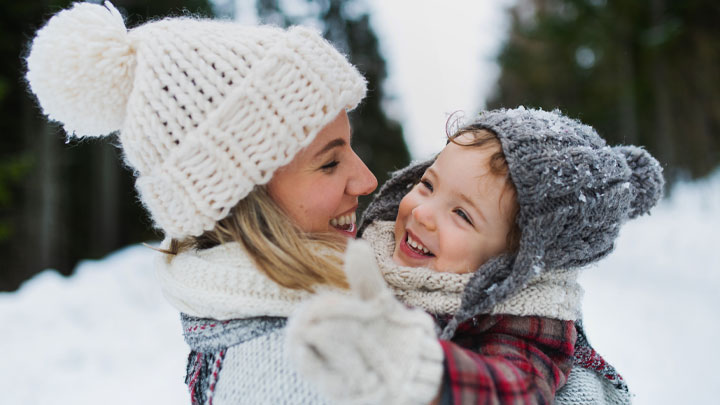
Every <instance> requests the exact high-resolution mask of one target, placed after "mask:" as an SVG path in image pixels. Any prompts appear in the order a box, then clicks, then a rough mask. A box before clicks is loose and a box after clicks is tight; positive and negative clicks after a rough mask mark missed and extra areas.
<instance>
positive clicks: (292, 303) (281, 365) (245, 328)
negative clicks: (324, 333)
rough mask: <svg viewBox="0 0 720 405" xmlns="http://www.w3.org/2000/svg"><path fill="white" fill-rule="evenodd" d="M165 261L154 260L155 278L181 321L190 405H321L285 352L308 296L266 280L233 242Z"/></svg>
mask: <svg viewBox="0 0 720 405" xmlns="http://www.w3.org/2000/svg"><path fill="white" fill-rule="evenodd" d="M167 259H168V257H167V256H160V257H158V259H157V263H156V264H157V266H156V271H157V276H158V279H159V281H160V287H161V288H162V291H163V293H164V295H165V297H166V298H167V299H168V301H169V302H170V303H171V304H172V305H173V306H174V307H175V308H176V309H178V310H179V311H180V312H181V313H182V314H183V315H182V323H183V335H184V337H185V341H186V342H187V344H188V345H189V346H190V349H191V353H190V355H189V356H188V364H187V375H186V384H187V385H188V390H189V392H190V397H191V400H192V401H193V403H194V404H203V405H204V404H216V405H219V404H238V403H252V404H261V403H272V404H275V403H307V404H324V403H326V401H325V400H324V399H323V398H322V397H321V395H320V394H319V393H318V392H317V391H316V390H315V389H314V388H313V387H312V386H311V384H310V383H308V382H307V381H306V380H304V379H303V378H301V376H300V375H299V374H298V373H297V372H296V371H295V369H294V368H293V367H291V366H290V364H289V363H288V360H287V357H288V356H287V353H286V351H285V336H286V334H285V326H286V318H287V316H289V315H290V314H291V313H292V312H293V311H294V310H295V309H296V308H297V306H298V305H300V304H301V303H303V302H305V301H307V300H308V299H309V298H310V297H311V294H310V293H308V292H306V291H299V290H292V289H288V288H284V287H281V286H279V285H278V284H276V283H275V282H273V281H272V280H270V279H269V278H267V277H266V276H265V275H264V274H262V273H261V272H260V271H259V270H258V269H257V267H256V266H255V265H254V263H253V262H252V260H251V259H250V257H249V256H248V254H247V253H246V252H245V251H244V250H243V248H242V247H241V245H240V244H237V243H225V244H222V245H218V246H215V247H213V248H210V249H205V250H198V251H195V250H190V251H186V252H182V253H180V254H178V255H176V256H174V257H172V259H171V260H169V261H168V260H167ZM316 290H317V291H318V292H320V291H325V292H327V291H335V292H337V293H341V294H345V293H346V292H345V291H344V290H336V289H332V288H331V287H327V286H317V287H316ZM270 376H271V377H270Z"/></svg>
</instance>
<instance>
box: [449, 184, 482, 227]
mask: <svg viewBox="0 0 720 405" xmlns="http://www.w3.org/2000/svg"><path fill="white" fill-rule="evenodd" d="M456 194H457V195H458V196H459V197H460V199H461V200H462V201H463V202H464V203H466V204H468V205H469V206H470V207H472V209H473V210H475V212H477V213H478V215H480V219H482V221H483V222H485V223H487V218H485V214H483V212H482V210H481V209H480V208H479V207H478V206H477V205H475V202H474V201H473V200H472V199H471V198H470V197H468V196H467V195H466V194H465V193H463V192H462V191H458V192H457V193H456Z"/></svg>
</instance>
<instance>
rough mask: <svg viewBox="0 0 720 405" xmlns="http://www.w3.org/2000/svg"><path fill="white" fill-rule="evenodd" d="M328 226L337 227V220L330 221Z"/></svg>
mask: <svg viewBox="0 0 720 405" xmlns="http://www.w3.org/2000/svg"><path fill="white" fill-rule="evenodd" d="M330 225H332V226H337V225H338V220H337V218H333V219H331V220H330Z"/></svg>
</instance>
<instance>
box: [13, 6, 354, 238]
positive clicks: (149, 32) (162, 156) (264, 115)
mask: <svg viewBox="0 0 720 405" xmlns="http://www.w3.org/2000/svg"><path fill="white" fill-rule="evenodd" d="M27 66H28V71H27V74H26V79H27V81H28V83H29V86H30V88H31V90H32V91H33V93H35V95H36V96H37V99H38V102H39V104H40V106H41V108H42V110H43V112H44V113H45V114H46V115H47V116H48V117H49V118H50V119H52V120H55V121H59V122H61V123H62V124H63V126H64V128H65V130H66V131H67V132H68V134H70V135H74V136H100V135H105V134H109V133H111V132H114V131H118V130H119V131H120V143H121V145H122V149H123V152H124V158H125V161H126V163H127V164H128V165H129V166H130V167H131V168H132V169H133V170H134V171H135V175H136V176H137V182H136V187H137V189H138V191H139V193H140V198H141V200H142V202H143V204H144V205H145V207H146V208H147V210H148V211H149V212H150V214H151V217H152V219H153V221H154V223H155V225H156V227H158V228H161V229H162V230H163V231H164V232H165V233H166V235H167V236H170V237H174V238H182V237H186V236H197V235H200V234H202V233H203V232H204V231H206V230H210V229H212V228H213V226H214V224H215V222H216V221H218V220H220V219H222V218H224V217H225V216H227V214H228V213H229V211H230V209H231V208H232V207H233V206H235V205H236V204H237V202H238V201H240V200H241V199H242V198H243V197H245V196H246V195H247V194H248V193H249V192H250V191H251V190H252V189H253V187H254V186H256V185H262V184H265V183H267V182H268V181H269V180H270V178H271V177H272V175H273V173H274V172H275V170H276V169H277V168H279V167H281V166H283V165H285V164H287V163H289V162H290V161H291V160H292V158H293V157H294V156H295V154H296V153H297V152H298V151H300V150H301V149H302V148H303V147H305V146H307V145H308V144H310V142H312V140H313V139H314V137H315V136H316V134H317V133H318V132H319V131H320V130H321V129H322V128H323V127H324V126H326V125H327V124H328V123H330V122H331V121H332V120H333V119H334V118H335V117H336V116H337V115H338V114H339V113H340V112H341V111H343V110H344V109H353V108H354V107H355V106H356V105H357V104H358V103H359V102H360V101H361V100H362V98H363V97H364V96H365V92H366V82H365V79H364V78H363V77H362V76H361V75H360V74H359V73H358V71H357V70H356V69H355V68H354V67H353V66H352V65H350V64H349V63H348V61H347V60H346V59H345V57H344V56H343V55H341V54H340V53H338V52H337V51H336V50H335V49H334V48H333V47H332V46H331V45H330V44H329V43H328V42H327V41H325V40H324V39H323V38H322V37H321V36H320V35H319V34H318V33H317V32H315V31H313V30H310V29H308V28H303V27H293V28H290V29H288V30H282V29H280V28H276V27H270V26H243V25H239V24H237V23H233V22H227V21H210V20H200V19H191V18H166V19H163V20H159V21H154V22H150V23H147V24H144V25H141V26H139V27H137V28H134V29H132V30H130V31H128V30H127V29H126V28H125V25H124V22H123V18H122V16H121V15H120V13H119V12H118V11H117V10H116V9H115V8H114V7H113V6H112V4H110V3H109V2H108V3H105V6H104V7H103V6H101V5H97V4H90V3H76V4H75V5H74V6H73V7H72V8H70V9H68V10H64V11H61V12H59V13H58V14H56V15H55V16H53V17H52V18H51V19H50V20H49V21H48V23H47V24H46V25H45V26H44V27H43V28H42V29H41V30H39V31H38V32H37V35H36V36H35V38H34V40H33V42H32V46H31V49H30V53H29V55H28V57H27Z"/></svg>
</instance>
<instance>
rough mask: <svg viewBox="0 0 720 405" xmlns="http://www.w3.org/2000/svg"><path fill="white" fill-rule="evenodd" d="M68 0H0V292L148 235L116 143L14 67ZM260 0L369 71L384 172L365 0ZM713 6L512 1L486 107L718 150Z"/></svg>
mask: <svg viewBox="0 0 720 405" xmlns="http://www.w3.org/2000/svg"><path fill="white" fill-rule="evenodd" d="M70 3H71V2H70V1H65V0H46V1H23V2H18V1H10V0H0V61H1V62H0V105H1V108H0V132H1V135H0V291H12V290H14V289H16V288H17V287H18V286H19V284H20V283H21V282H22V281H23V280H25V279H27V278H29V277H30V276H32V275H33V274H35V273H37V272H39V271H41V270H43V269H45V268H55V269H57V270H59V271H60V272H61V273H63V274H69V273H70V272H71V271H72V269H73V268H74V267H75V264H76V262H77V261H78V260H79V259H85V258H97V257H101V256H103V255H105V254H107V253H108V252H110V251H113V250H115V249H117V248H119V247H121V246H125V245H128V244H131V243H137V242H140V241H146V240H151V239H159V238H160V235H159V234H156V233H153V232H152V231H151V230H150V221H149V219H148V218H147V216H146V214H145V212H144V211H143V209H142V207H141V205H140V203H139V202H137V199H136V194H135V190H134V188H133V180H132V176H131V172H130V171H129V170H128V169H127V168H125V167H123V165H122V162H121V160H120V156H119V153H118V149H117V147H116V146H115V145H114V143H115V142H116V140H115V139H114V138H113V137H107V138H103V139H99V140H91V141H77V140H70V142H69V143H67V144H66V137H65V134H64V132H63V131H62V130H61V129H60V127H59V126H58V125H56V124H53V123H47V121H46V120H45V119H44V118H43V117H42V115H41V113H40V111H39V109H38V107H37V106H36V104H35V101H34V100H33V98H32V97H31V95H30V94H29V93H28V91H27V89H26V84H25V82H24V79H23V74H24V65H23V58H22V57H23V55H24V54H25V53H26V52H27V46H28V42H29V40H30V39H31V38H32V35H33V33H34V32H35V31H36V30H37V29H39V28H40V27H42V25H43V24H44V22H45V21H46V20H47V19H48V18H49V17H50V16H51V15H52V14H53V13H55V12H57V11H59V10H61V9H63V8H66V7H67V6H69V4H70ZM113 3H114V4H115V5H116V6H117V7H118V8H119V9H120V10H121V12H122V13H123V14H124V15H125V16H126V25H127V26H128V27H129V28H132V27H134V26H136V25H138V24H140V23H142V22H144V21H147V20H148V19H151V18H155V17H157V16H166V15H187V14H192V15H201V16H207V17H221V18H232V17H236V16H237V15H236V14H237V13H238V11H237V10H235V7H234V2H233V1H231V0H227V1H220V0H217V1H215V2H212V1H207V0H153V1H146V0H115V1H114V2H113ZM285 3H287V2H282V1H278V0H256V2H255V8H256V13H257V15H258V17H259V19H260V21H261V22H268V23H273V24H276V25H290V24H312V25H314V26H316V27H318V28H320V29H321V30H322V31H323V32H324V35H325V36H326V37H327V38H328V39H329V40H330V41H332V42H333V43H334V44H335V45H336V46H337V47H338V48H339V49H341V50H342V51H343V52H344V53H346V54H347V55H349V57H350V59H351V62H352V63H354V64H355V65H356V66H357V67H358V68H359V70H360V71H361V72H362V73H363V74H364V75H365V76H366V78H367V79H368V81H369V92H368V97H367V98H366V99H365V101H364V102H363V104H362V105H361V107H360V108H359V109H358V110H356V111H355V112H354V113H353V114H352V115H351V119H352V125H353V130H354V135H353V147H354V148H355V149H356V151H357V152H358V154H359V155H360V156H361V157H362V158H363V160H365V162H366V163H367V164H368V166H369V167H370V169H371V170H372V171H373V172H374V173H375V175H376V176H377V177H378V180H379V181H380V183H381V184H382V182H383V181H384V180H385V179H386V178H387V173H388V171H391V170H394V169H396V168H399V167H402V166H404V165H405V164H407V162H408V161H409V158H410V157H409V153H408V150H407V147H406V146H405V143H404V141H403V131H402V127H401V125H400V124H399V123H398V122H397V121H394V120H393V119H391V118H389V117H388V116H386V115H385V113H384V112H383V109H382V102H383V100H384V99H386V98H387V97H388V96H387V95H385V94H384V92H383V81H384V80H385V78H386V75H387V73H386V65H385V59H384V58H385V57H387V55H381V54H380V51H379V43H378V37H377V35H376V34H375V32H374V30H373V27H372V26H371V24H370V18H369V9H368V7H367V4H366V3H365V2H364V1H362V0H348V1H342V0H297V1H296V3H303V4H305V5H306V6H307V7H300V8H297V7H295V8H294V9H293V10H292V12H289V11H288V10H285V9H283V8H282V7H280V5H279V4H285ZM718 4H720V3H716V1H715V0H683V1H680V0H635V1H606V0H517V1H516V3H515V5H514V6H513V7H512V8H511V9H509V10H508V12H509V13H510V15H511V25H510V28H509V29H510V32H509V36H508V38H507V40H506V42H505V44H504V46H503V47H502V50H501V52H500V54H499V55H498V60H497V61H498V64H499V66H500V69H501V70H500V72H501V73H500V78H499V80H498V83H497V88H496V91H495V93H494V94H493V95H491V96H490V98H489V100H488V102H487V105H488V107H493V108H494V107H498V106H507V107H512V106H516V105H518V104H523V105H526V106H534V107H543V108H545V109H551V108H555V107H559V108H560V109H561V110H563V112H565V113H567V114H569V115H570V116H573V117H579V118H581V119H582V120H583V121H584V122H587V123H589V124H591V125H593V126H595V127H596V128H597V129H598V130H599V131H600V133H601V134H602V135H603V136H604V137H605V138H606V139H608V141H609V142H610V143H612V144H615V143H634V144H642V145H645V146H646V147H647V148H648V149H649V150H650V151H651V153H653V154H654V155H655V156H657V157H658V159H659V160H660V161H661V162H663V165H664V167H665V170H666V174H667V177H668V180H669V181H670V182H672V181H675V180H677V179H681V178H698V177H702V176H705V175H707V174H708V173H710V172H711V171H712V170H713V169H714V168H715V167H717V165H718V163H719V162H720V75H718V67H719V66H720V25H719V24H717V22H718V21H720V5H718Z"/></svg>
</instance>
